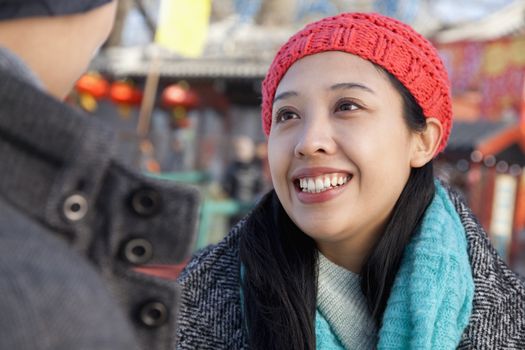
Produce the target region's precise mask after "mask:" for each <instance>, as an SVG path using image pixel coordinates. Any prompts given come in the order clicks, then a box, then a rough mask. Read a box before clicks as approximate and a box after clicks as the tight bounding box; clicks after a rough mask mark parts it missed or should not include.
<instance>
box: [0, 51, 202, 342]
mask: <svg viewBox="0 0 525 350" xmlns="http://www.w3.org/2000/svg"><path fill="white" fill-rule="evenodd" d="M4 53H5V52H4ZM9 59H10V58H9V57H8V56H7V55H2V51H1V50H0V276H1V277H0V349H17V350H24V349H31V350H35V349H64V350H66V349H67V350H70V349H97V350H98V349H108V350H109V349H111V350H115V349H117V350H118V349H138V348H139V347H140V348H142V349H171V348H173V347H174V342H175V323H176V304H177V302H178V299H179V296H180V291H179V289H178V286H177V285H176V284H175V282H173V281H166V280H161V279H158V278H154V277H148V276H145V275H142V274H140V273H138V272H135V271H134V266H135V265H137V264H176V263H180V262H181V261H182V260H183V259H184V258H186V257H187V256H188V254H189V249H190V246H191V243H192V241H193V239H194V232H195V226H196V217H197V206H198V194H197V192H196V190H194V189H189V188H186V187H180V186H173V185H172V184H167V183H163V182H159V181H157V180H152V179H150V178H147V177H145V176H143V175H141V174H139V173H137V172H134V171H131V170H129V169H127V168H126V167H124V166H122V165H120V164H119V163H118V162H117V161H116V160H115V159H114V157H113V154H114V152H113V150H114V149H115V147H114V144H113V139H114V138H113V135H112V134H111V133H110V132H109V131H108V130H106V129H105V128H103V127H101V125H99V124H98V123H96V122H95V120H93V119H92V117H89V116H86V115H83V114H82V113H79V112H78V111H76V110H74V109H73V108H71V107H68V106H66V105H64V104H62V103H60V102H59V101H56V100H55V99H53V98H51V97H49V96H47V95H46V94H44V93H43V92H42V91H41V90H40V89H39V88H38V87H37V86H35V84H34V83H33V82H31V81H30V80H31V77H30V74H21V72H19V71H17V66H16V64H15V65H14V66H12V67H13V69H11V68H10V66H9V65H7V64H6V60H9ZM6 67H7V68H6ZM18 68H19V67H18ZM26 73H27V72H26Z"/></svg>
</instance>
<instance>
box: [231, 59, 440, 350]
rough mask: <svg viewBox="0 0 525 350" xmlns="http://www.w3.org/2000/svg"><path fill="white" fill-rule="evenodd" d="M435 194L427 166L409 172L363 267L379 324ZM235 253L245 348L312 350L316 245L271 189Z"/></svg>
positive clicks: (420, 125) (407, 109) (418, 114)
mask: <svg viewBox="0 0 525 350" xmlns="http://www.w3.org/2000/svg"><path fill="white" fill-rule="evenodd" d="M377 67H378V69H379V70H380V71H381V72H383V73H385V74H386V76H387V77H388V79H389V80H390V82H391V83H392V85H393V86H394V87H395V88H396V89H397V91H398V92H399V93H400V94H401V96H402V98H403V102H404V103H403V108H404V111H403V112H404V116H405V120H406V122H407V125H408V127H409V128H410V129H411V130H413V131H422V130H424V129H425V127H426V120H425V117H424V115H423V111H422V109H421V107H420V106H419V104H418V103H417V102H416V101H415V99H414V97H413V96H412V95H411V94H410V92H409V91H408V90H407V89H406V88H405V87H404V86H403V85H402V84H401V83H400V82H399V81H398V80H397V78H395V77H394V76H393V75H392V74H390V73H388V72H387V71H385V70H384V69H383V68H381V67H379V66H377ZM434 191H435V188H434V182H433V170H432V162H429V163H427V164H426V165H425V166H423V167H421V168H413V169H412V170H411V173H410V176H409V179H408V181H407V183H406V185H405V187H404V189H403V191H402V193H401V195H400V196H399V199H398V200H397V202H396V204H395V206H394V209H393V212H392V216H391V218H390V220H389V222H388V223H387V226H386V228H385V232H384V233H383V234H382V235H381V236H380V237H379V239H378V241H377V242H376V244H375V246H374V248H373V249H372V251H371V252H370V254H369V256H368V257H367V259H366V260H365V262H364V264H363V266H362V269H361V273H360V275H361V288H362V290H363V293H364V295H365V297H366V300H367V303H368V306H369V308H370V311H371V313H372V316H373V318H374V319H375V321H376V323H377V325H378V327H379V326H380V324H381V321H382V317H383V313H384V311H385V308H386V304H387V301H388V297H389V295H390V291H391V289H392V285H393V283H394V278H395V276H396V274H397V271H398V270H399V265H400V262H401V258H402V256H403V252H404V249H405V246H406V245H407V244H408V242H409V241H410V238H411V236H412V234H413V232H414V231H415V230H416V227H417V225H418V223H419V221H420V219H421V217H422V216H423V213H424V212H425V210H426V208H427V206H428V205H429V204H430V201H431V200H432V198H433V196H434ZM270 218H272V219H270ZM239 254H240V259H241V263H242V264H243V269H244V270H243V271H244V274H243V280H242V283H241V284H242V289H243V295H244V297H243V300H242V303H243V309H244V320H245V326H246V327H247V331H248V338H249V344H250V348H252V349H301V350H302V349H315V310H316V297H317V260H318V252H317V248H316V244H315V242H314V240H313V239H312V238H310V237H309V236H307V235H306V234H304V233H303V232H302V231H301V230H300V229H299V228H298V227H297V226H296V225H295V224H294V223H293V222H292V220H291V219H290V218H289V217H288V215H287V214H286V212H285V211H284V208H283V207H282V205H281V203H280V202H279V199H278V198H277V195H276V193H275V191H271V192H270V193H268V194H267V195H266V196H265V197H264V198H263V199H262V200H261V202H260V204H259V205H258V206H257V207H256V208H255V209H254V211H253V212H252V215H250V216H249V218H248V219H247V221H246V223H245V229H244V230H243V233H242V234H241V238H240V247H239Z"/></svg>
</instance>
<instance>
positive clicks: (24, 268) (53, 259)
mask: <svg viewBox="0 0 525 350" xmlns="http://www.w3.org/2000/svg"><path fill="white" fill-rule="evenodd" d="M0 209H2V210H1V213H0V275H1V276H2V278H1V279H0V295H2V298H1V300H0V324H2V331H3V332H2V337H0V348H1V349H29V348H31V349H36V348H39V349H53V348H63V349H66V348H75V349H89V348H93V346H95V347H97V348H104V349H110V348H112V349H135V348H136V345H135V338H134V335H133V333H132V330H131V327H130V325H129V324H128V322H127V320H126V319H125V317H124V315H123V313H122V312H121V310H120V308H119V306H118V303H117V301H116V300H115V299H114V297H113V296H112V295H111V294H110V291H109V289H108V288H107V287H106V285H105V283H104V281H103V280H102V278H101V277H100V276H99V275H98V274H97V272H96V271H95V269H94V267H93V266H92V265H91V264H89V263H88V261H87V260H85V259H84V258H83V257H82V256H81V255H80V254H77V253H76V252H74V251H73V250H72V249H70V248H69V246H68V245H67V243H66V242H65V241H63V240H61V239H59V238H58V237H55V236H54V235H53V234H52V233H51V232H50V231H49V230H48V229H47V228H46V227H44V226H42V225H40V224H39V223H38V222H36V221H34V220H32V219H30V218H28V217H26V216H23V215H20V213H18V212H17V211H16V210H12V208H10V207H9V206H7V205H5V203H4V202H3V201H2V200H0ZM28 335H29V336H28Z"/></svg>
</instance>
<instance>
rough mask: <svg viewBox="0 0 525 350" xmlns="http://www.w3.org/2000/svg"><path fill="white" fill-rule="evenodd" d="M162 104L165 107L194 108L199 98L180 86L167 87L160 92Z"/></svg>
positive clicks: (191, 91)
mask: <svg viewBox="0 0 525 350" xmlns="http://www.w3.org/2000/svg"><path fill="white" fill-rule="evenodd" d="M162 104H163V105H164V106H165V107H184V108H185V109H191V108H195V107H197V106H198V104H199V96H197V94H196V93H195V92H194V91H193V90H191V89H189V88H187V87H184V86H183V85H182V84H173V85H169V86H167V87H166V88H165V89H164V91H163V92H162Z"/></svg>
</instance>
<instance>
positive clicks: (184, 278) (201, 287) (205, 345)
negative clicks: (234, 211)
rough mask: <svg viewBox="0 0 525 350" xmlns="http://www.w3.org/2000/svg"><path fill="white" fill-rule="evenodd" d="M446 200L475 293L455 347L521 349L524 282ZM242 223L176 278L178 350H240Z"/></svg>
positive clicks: (466, 213)
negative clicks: (456, 219) (461, 234)
mask: <svg viewBox="0 0 525 350" xmlns="http://www.w3.org/2000/svg"><path fill="white" fill-rule="evenodd" d="M450 197H451V199H452V201H453V203H454V205H455V208H456V210H457V212H458V214H459V216H460V218H461V222H462V223H463V226H464V227H465V231H466V234H467V240H468V254H469V257H470V262H471V266H472V275H473V278H474V285H475V292H474V305H473V310H472V315H471V317H470V323H469V325H468V326H467V329H466V330H465V332H464V333H463V337H462V339H461V343H460V345H459V348H460V349H491V350H492V349H525V284H524V283H523V281H522V280H521V279H520V278H519V277H518V276H517V275H516V274H514V273H513V272H512V271H511V270H510V269H509V268H508V267H507V266H506V265H505V263H504V262H503V261H502V260H501V258H500V257H499V256H498V255H497V253H496V251H495V249H494V248H493V247H492V246H491V245H490V243H489V241H488V239H487V235H486V234H485V232H484V231H483V228H482V227H481V226H480V225H479V223H478V222H477V220H476V218H475V217H474V216H473V214H472V212H471V211H470V209H469V208H468V207H467V206H466V205H465V204H464V202H463V201H462V199H461V198H460V196H459V195H458V194H456V193H454V192H453V191H451V192H450ZM243 229H244V227H243V223H242V222H241V223H240V224H239V225H238V226H236V227H235V228H234V229H233V230H232V231H231V233H230V234H229V235H228V236H227V237H226V238H225V239H224V240H223V241H222V242H221V243H219V244H218V245H217V246H215V247H212V248H209V249H207V250H204V251H203V252H201V253H200V254H199V255H197V256H196V257H194V259H193V260H192V261H191V262H190V263H189V264H188V266H187V268H186V270H185V271H184V272H183V274H182V275H181V276H180V279H179V281H180V283H181V284H182V286H183V294H182V304H181V310H180V314H179V329H178V338H179V343H178V346H177V348H178V349H210V350H211V349H242V348H246V347H247V345H246V343H247V341H246V334H245V330H244V328H243V327H242V316H241V305H240V290H239V286H240V281H239V275H240V273H239V269H240V262H239V237H240V235H242V232H243Z"/></svg>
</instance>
